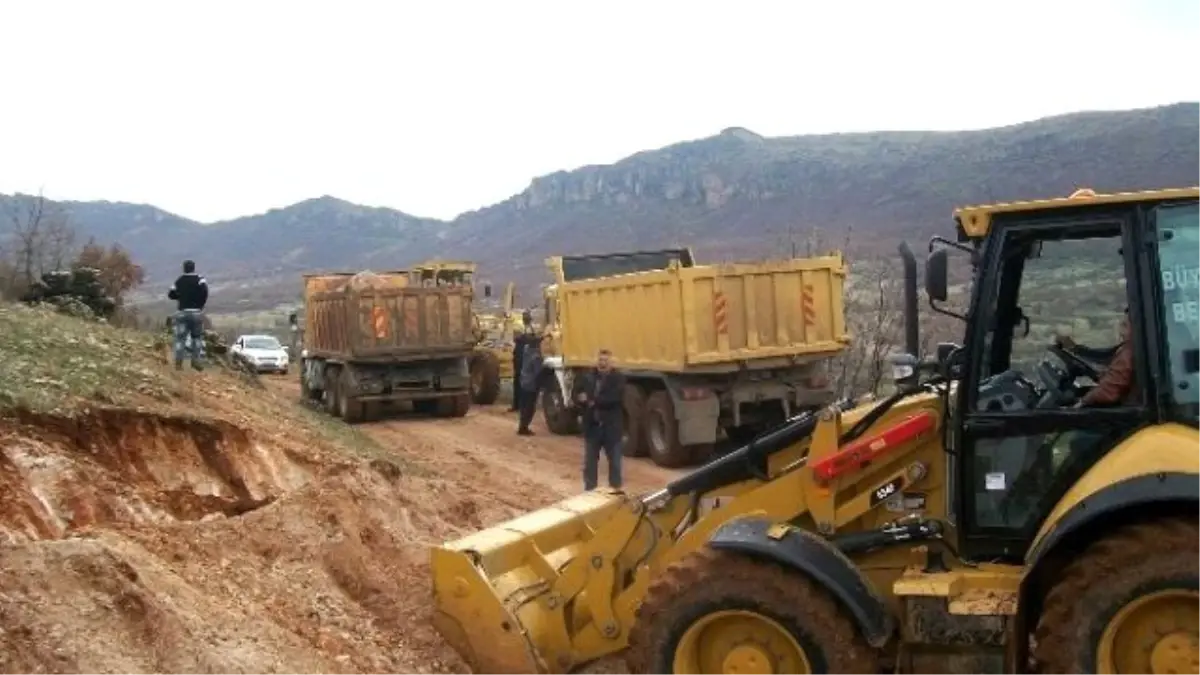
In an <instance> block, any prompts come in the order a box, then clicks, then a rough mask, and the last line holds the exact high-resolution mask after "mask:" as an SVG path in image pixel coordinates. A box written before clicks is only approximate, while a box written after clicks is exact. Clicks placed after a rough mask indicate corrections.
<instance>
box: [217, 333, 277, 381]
mask: <svg viewBox="0 0 1200 675" xmlns="http://www.w3.org/2000/svg"><path fill="white" fill-rule="evenodd" d="M229 351H230V352H232V353H233V356H234V357H235V358H239V359H241V360H243V361H245V362H246V363H247V364H249V365H250V366H251V367H252V368H254V369H255V370H256V371H258V372H260V373H281V374H283V375H287V371H288V351H287V348H286V347H284V346H283V345H281V344H279V340H276V339H275V338H274V337H272V336H270V335H243V336H241V337H239V338H238V339H237V341H236V342H234V343H233V347H231V348H230V350H229Z"/></svg>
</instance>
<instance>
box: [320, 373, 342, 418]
mask: <svg viewBox="0 0 1200 675" xmlns="http://www.w3.org/2000/svg"><path fill="white" fill-rule="evenodd" d="M340 377H341V368H338V367H336V366H326V368H325V388H324V389H323V390H322V391H321V394H322V396H321V400H322V402H323V403H324V404H325V412H327V413H329V414H330V416H332V417H337V415H338V389H339V387H338V381H339V379H338V378H340Z"/></svg>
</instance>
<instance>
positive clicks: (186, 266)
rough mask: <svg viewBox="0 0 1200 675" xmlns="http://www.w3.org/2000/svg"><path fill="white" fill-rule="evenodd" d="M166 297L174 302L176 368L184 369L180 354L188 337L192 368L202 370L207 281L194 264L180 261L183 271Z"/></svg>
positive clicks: (185, 346)
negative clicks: (198, 272) (175, 308)
mask: <svg viewBox="0 0 1200 675" xmlns="http://www.w3.org/2000/svg"><path fill="white" fill-rule="evenodd" d="M167 297H168V298H170V299H171V300H174V301H175V304H176V307H177V308H178V310H179V311H178V312H176V314H175V322H174V323H175V369H176V370H182V369H183V357H184V355H185V354H186V352H187V341H188V338H189V337H190V338H191V342H192V344H191V357H192V368H193V369H195V370H202V369H203V368H204V365H203V364H202V363H201V361H202V360H203V358H204V305H205V304H206V303H207V302H208V281H207V280H206V279H205V278H204V277H202V276H200V275H199V274H196V263H194V262H192V261H191V260H184V261H183V274H181V275H179V278H178V279H176V280H175V283H174V284H171V290H169V291H167Z"/></svg>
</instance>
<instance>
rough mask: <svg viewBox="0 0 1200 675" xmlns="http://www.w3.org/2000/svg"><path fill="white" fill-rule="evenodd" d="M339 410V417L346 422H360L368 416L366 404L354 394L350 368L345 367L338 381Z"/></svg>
mask: <svg viewBox="0 0 1200 675" xmlns="http://www.w3.org/2000/svg"><path fill="white" fill-rule="evenodd" d="M337 390H338V395H337V411H338V417H340V418H342V420H343V421H344V422H345V423H346V424H358V423H359V422H361V421H363V418H364V417H366V405H365V404H364V403H363V402H362V401H360V400H358V397H356V396H355V395H354V382H353V380H352V378H351V376H350V369H349V368H343V369H342V372H341V373H340V374H339V375H338V382H337Z"/></svg>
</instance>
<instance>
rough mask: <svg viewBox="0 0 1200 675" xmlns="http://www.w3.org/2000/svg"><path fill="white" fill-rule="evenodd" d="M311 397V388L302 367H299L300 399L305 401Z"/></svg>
mask: <svg viewBox="0 0 1200 675" xmlns="http://www.w3.org/2000/svg"><path fill="white" fill-rule="evenodd" d="M312 398H313V390H312V389H311V388H309V386H308V378H306V377H304V367H303V366H301V368H300V401H301V402H302V403H307V402H309V401H311V400H312Z"/></svg>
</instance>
